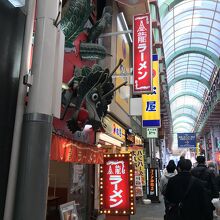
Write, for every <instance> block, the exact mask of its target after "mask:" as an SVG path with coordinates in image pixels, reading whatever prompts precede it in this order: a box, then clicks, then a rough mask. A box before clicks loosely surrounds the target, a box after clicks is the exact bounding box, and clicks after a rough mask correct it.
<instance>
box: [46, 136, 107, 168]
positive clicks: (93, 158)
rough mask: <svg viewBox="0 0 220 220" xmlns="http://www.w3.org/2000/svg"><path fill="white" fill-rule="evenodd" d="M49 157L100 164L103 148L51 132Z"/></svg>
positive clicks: (63, 160)
mask: <svg viewBox="0 0 220 220" xmlns="http://www.w3.org/2000/svg"><path fill="white" fill-rule="evenodd" d="M50 159H51V160H56V161H61V162H70V163H82V164H100V163H103V150H102V149H100V148H97V147H95V146H94V145H91V144H85V143H82V142H79V141H74V140H70V139H68V138H64V137H61V136H58V135H55V134H53V136H52V142H51V150H50Z"/></svg>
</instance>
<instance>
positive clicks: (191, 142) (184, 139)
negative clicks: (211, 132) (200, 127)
mask: <svg viewBox="0 0 220 220" xmlns="http://www.w3.org/2000/svg"><path fill="white" fill-rule="evenodd" d="M177 139H178V147H179V148H196V134H195V133H178V134H177Z"/></svg>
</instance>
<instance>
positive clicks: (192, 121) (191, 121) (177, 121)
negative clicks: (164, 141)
mask: <svg viewBox="0 0 220 220" xmlns="http://www.w3.org/2000/svg"><path fill="white" fill-rule="evenodd" d="M179 122H181V123H185V122H186V123H187V122H189V123H191V124H194V123H195V121H194V120H193V119H192V118H189V117H186V116H182V117H178V118H176V119H175V120H173V124H174V125H175V124H176V123H179Z"/></svg>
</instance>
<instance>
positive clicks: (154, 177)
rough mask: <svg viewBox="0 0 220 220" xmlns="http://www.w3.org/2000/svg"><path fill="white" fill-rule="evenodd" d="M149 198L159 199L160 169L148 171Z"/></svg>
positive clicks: (149, 169)
mask: <svg viewBox="0 0 220 220" xmlns="http://www.w3.org/2000/svg"><path fill="white" fill-rule="evenodd" d="M147 197H148V198H151V199H152V200H156V199H157V198H159V194H158V169H157V168H148V169H147Z"/></svg>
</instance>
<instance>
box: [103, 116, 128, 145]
mask: <svg viewBox="0 0 220 220" xmlns="http://www.w3.org/2000/svg"><path fill="white" fill-rule="evenodd" d="M103 123H104V125H105V127H104V129H105V131H106V132H107V133H108V134H110V135H111V136H112V137H114V138H116V139H118V140H120V141H122V142H125V129H124V128H122V127H121V126H120V125H119V124H118V123H116V122H115V121H114V120H112V119H111V118H110V117H108V116H106V117H104V118H103Z"/></svg>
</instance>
